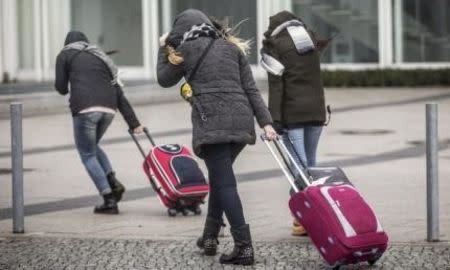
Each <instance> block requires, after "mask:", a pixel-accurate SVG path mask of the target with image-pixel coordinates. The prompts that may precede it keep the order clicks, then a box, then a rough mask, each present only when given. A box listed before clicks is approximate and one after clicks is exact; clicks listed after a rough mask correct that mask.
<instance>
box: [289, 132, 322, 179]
mask: <svg viewBox="0 0 450 270" xmlns="http://www.w3.org/2000/svg"><path fill="white" fill-rule="evenodd" d="M321 133H322V127H321V126H305V127H302V128H294V129H286V130H285V132H284V134H283V142H284V143H285V144H286V147H287V148H288V150H289V152H290V153H291V155H292V156H293V157H294V159H295V161H296V163H297V165H298V166H299V167H300V168H304V167H305V166H307V167H313V166H316V152H317V145H318V144H319V138H320V134H321ZM292 166H294V165H292ZM293 169H294V171H296V170H295V168H293Z"/></svg>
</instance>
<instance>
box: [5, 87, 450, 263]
mask: <svg viewBox="0 0 450 270" xmlns="http://www.w3.org/2000/svg"><path fill="white" fill-rule="evenodd" d="M139 87H144V88H145V86H139ZM136 91H138V90H136ZM152 91H153V89H152V90H150V89H149V90H148V91H146V90H143V91H138V92H139V94H138V95H137V96H134V97H132V96H133V94H132V93H131V92H130V93H128V92H127V95H129V96H130V100H132V99H133V98H136V99H139V97H141V96H146V95H149V96H151V95H157V94H156V92H152ZM155 91H166V90H155ZM164 93H168V95H172V97H171V98H170V99H169V98H168V99H167V100H166V101H164V102H162V101H161V103H162V104H158V102H151V105H145V104H141V105H140V106H138V107H136V111H137V114H138V116H139V117H140V120H141V122H142V123H144V124H145V125H147V126H149V127H150V129H151V130H152V131H153V132H154V133H155V134H156V136H155V137H156V138H155V139H156V140H157V141H158V142H161V143H170V142H178V143H183V144H188V145H190V138H191V134H190V119H189V110H190V109H189V107H188V106H187V105H186V104H185V103H183V102H181V101H178V96H177V95H178V92H177V90H176V89H173V90H172V91H170V90H169V91H167V92H164ZM0 99H1V97H0ZM429 101H437V102H438V103H439V104H440V111H439V113H440V115H439V117H440V127H439V128H440V129H439V131H440V139H441V141H442V145H441V151H440V180H441V181H440V194H441V200H440V213H441V223H440V225H441V239H442V240H443V243H440V244H439V245H438V248H437V249H436V250H434V249H433V248H431V249H430V250H428V249H427V248H426V247H425V246H428V245H425V246H424V239H425V237H426V220H425V218H426V213H425V157H424V146H423V140H424V134H425V130H424V127H425V123H424V120H425V117H424V115H425V114H424V103H425V102H429ZM327 102H328V103H329V104H331V105H332V106H333V108H334V111H335V113H333V115H332V123H331V125H329V126H328V127H326V128H325V129H324V132H323V135H322V138H321V142H320V145H319V153H318V160H319V163H321V164H324V165H332V164H338V165H342V166H343V167H344V170H345V171H346V172H347V174H348V175H349V177H350V179H352V181H353V183H354V184H355V185H356V186H357V187H358V188H359V190H360V191H361V192H362V194H363V195H364V196H365V198H366V199H367V200H368V201H369V202H370V203H371V205H372V206H373V208H374V209H375V211H376V212H377V214H378V215H379V217H380V220H381V222H382V224H383V225H384V227H385V229H386V230H387V231H388V233H389V236H390V239H391V241H392V242H393V243H397V244H395V245H394V246H393V247H392V248H391V251H392V253H391V255H389V253H388V255H387V256H386V263H387V264H385V263H384V262H383V264H382V265H383V267H385V269H392V268H393V267H392V268H390V266H394V265H396V264H395V261H396V260H397V263H398V264H397V266H398V267H400V268H399V269H411V268H410V267H409V266H412V265H416V264H417V267H419V266H423V267H425V268H426V267H427V266H426V265H428V266H430V267H431V266H432V265H433V263H434V262H437V261H440V260H441V261H442V262H441V265H442V267H443V268H442V269H446V267H447V268H450V260H449V259H448V258H446V257H445V256H442V254H448V246H449V244H448V241H450V196H447V194H449V192H450V182H449V181H446V179H447V178H449V177H450V166H449V165H450V149H449V147H450V145H449V143H450V141H449V138H450V135H448V134H450V126H449V125H448V124H447V123H449V120H450V119H449V118H450V106H449V105H450V89H445V88H431V89H413V90H407V89H339V90H335V89H329V90H328V91H327ZM117 118H118V119H116V121H114V123H113V125H112V126H111V127H110V130H109V131H108V132H107V134H106V136H105V139H104V143H103V145H104V149H105V151H106V152H107V153H108V154H109V156H110V158H111V160H112V163H113V165H114V167H115V169H116V171H117V174H118V176H119V178H120V179H122V180H123V182H125V184H126V185H127V188H128V192H127V194H126V197H125V201H124V202H123V203H121V204H120V210H121V214H120V215H118V216H114V217H109V216H98V215H93V214H92V205H93V204H94V203H95V202H99V201H100V199H99V198H98V196H97V195H96V192H95V187H94V185H93V184H92V183H91V181H90V180H89V178H88V176H87V174H86V172H85V171H84V168H83V167H82V165H81V162H80V161H79V158H78V156H77V153H76V151H75V149H74V148H73V137H72V136H73V135H72V126H71V125H72V123H71V117H70V115H69V114H67V113H61V112H60V111H54V112H52V113H51V114H50V115H48V114H42V115H37V116H34V117H29V118H26V119H24V132H25V134H24V147H25V153H26V154H25V160H24V166H25V168H26V169H29V170H30V171H29V172H26V173H25V203H26V205H27V213H28V214H29V215H28V216H27V217H26V218H25V226H26V227H25V229H26V232H27V234H26V235H27V237H25V238H15V237H13V238H11V237H12V236H11V234H10V231H11V219H10V209H9V208H10V206H11V205H10V202H11V184H10V181H11V180H10V175H9V174H8V173H7V170H4V171H3V172H4V173H2V174H0V237H3V238H4V240H3V241H2V242H0V246H1V245H2V244H3V245H6V246H8V247H11V248H13V251H11V250H9V251H8V252H9V253H7V254H11V252H14V250H15V251H19V250H22V247H24V246H27V245H28V244H27V243H30V245H31V246H33V245H34V244H33V243H36V242H39V243H40V242H43V243H47V244H48V245H49V246H52V245H58V244H61V243H62V242H64V243H66V242H67V243H73V245H74V247H77V246H78V245H80V247H83V246H85V245H87V246H90V245H92V246H93V247H96V246H97V245H101V243H106V244H105V245H116V244H117V245H125V246H126V245H128V243H130V245H131V246H133V245H136V246H139V247H144V246H146V245H147V244H146V243H153V242H152V241H156V242H155V243H158V244H157V245H158V246H159V245H161V246H167V247H168V248H169V249H170V247H171V245H172V244H171V243H175V244H173V245H175V246H179V247H180V249H179V250H181V251H183V252H184V251H187V250H190V251H189V252H191V253H189V254H196V253H195V252H197V251H196V250H192V247H191V246H189V245H190V244H191V243H192V241H193V239H195V237H196V236H198V234H199V233H200V230H201V225H202V223H203V219H204V215H202V217H195V216H189V217H182V216H179V217H176V218H169V217H167V215H166V212H165V210H164V208H163V207H162V206H161V205H160V204H159V202H158V200H157V198H156V197H155V196H154V193H153V192H152V191H151V188H150V186H149V184H148V182H147V179H146V177H145V175H144V173H143V172H142V170H141V157H140V155H139V153H138V151H137V149H136V148H135V146H134V145H133V142H132V141H131V140H130V139H129V138H128V135H127V133H126V125H125V124H124V122H123V121H122V120H121V119H120V118H121V117H120V116H119V115H118V116H117ZM143 142H144V141H143ZM9 148H10V142H9V121H8V120H7V119H3V120H0V169H8V168H10V157H9ZM201 165H202V166H203V163H201ZM203 168H204V167H203ZM235 171H236V173H237V175H238V178H239V192H240V194H241V196H242V199H243V204H244V207H245V214H246V217H247V220H248V222H249V223H250V224H251V226H252V232H253V236H254V239H255V240H256V241H257V242H258V247H261V249H260V251H258V252H260V253H258V256H260V257H259V258H266V257H267V260H269V261H270V260H272V261H270V262H269V261H264V263H262V262H261V260H260V262H261V263H260V264H259V266H258V267H262V266H264V267H266V268H267V269H275V268H280V269H283V267H285V268H286V269H294V268H295V269H297V268H298V267H301V266H300V265H301V263H302V262H305V261H308V258H309V261H311V262H312V263H314V264H311V265H314V267H316V266H317V267H321V265H322V264H321V261H320V260H319V259H318V258H316V257H314V256H316V255H314V256H312V257H309V253H307V252H306V251H307V250H309V249H311V247H310V246H309V244H308V243H307V240H304V239H300V240H299V239H298V238H295V237H292V236H290V235H289V232H290V222H291V218H290V214H289V211H288V208H287V201H288V196H287V192H288V184H287V183H286V181H284V179H283V178H282V176H281V173H280V171H279V170H278V169H277V167H276V164H275V162H274V161H273V160H272V158H271V156H270V154H269V153H268V152H267V150H266V149H265V148H264V145H263V144H261V143H260V142H258V143H257V145H256V146H252V147H247V148H246V149H245V150H244V152H243V153H242V155H241V156H240V157H239V158H238V160H237V162H236V166H235ZM205 207H206V206H205ZM48 237H50V238H48ZM72 238H75V239H74V240H73V239H72ZM86 238H88V239H86ZM92 238H93V239H92ZM90 239H92V240H90ZM104 239H109V240H104ZM133 239H134V240H133ZM141 239H147V240H141ZM169 240H170V241H169ZM5 241H6V242H5ZM8 241H9V242H8ZM10 241H12V242H14V241H16V242H14V243H16V244H17V245H16V244H11V243H12V242H10ZM105 241H106V242H105ZM158 241H161V242H158ZM172 241H180V242H172ZM227 241H228V238H227V240H225V242H227ZM5 243H9V244H5ZM86 243H88V244H86ZM90 243H92V244H90ZM124 243H125V244H124ZM71 245H72V244H71ZM152 245H153V244H152ZM154 245H156V244H154ZM63 246H64V245H63ZM281 246H283V247H284V246H285V247H286V248H289V250H290V251H292V252H294V251H296V250H298V252H299V253H300V254H303V253H302V252H303V251H305V252H306V253H304V254H303V255H299V256H296V254H294V253H286V254H285V255H280V254H279V253H277V252H278V250H279V249H280V248H281ZM33 247H36V246H33ZM93 247H91V248H93ZM415 247H417V251H414V250H415ZM431 247H435V246H434V245H432V246H431ZM91 248H87V247H86V249H87V250H91ZM441 248H442V249H441ZM143 249H144V250H147V251H149V252H150V251H155V250H154V249H153V248H149V247H147V249H145V248H143ZM272 249H273V250H274V253H270V252H269V254H268V255H267V256H265V255H264V254H265V253H264V252H266V251H267V250H272ZM2 250H3V248H2ZM5 250H7V249H5ZM139 250H140V249H139ZM397 250H410V251H411V252H410V253H411V254H413V253H414V254H418V255H417V258H419V259H418V260H420V258H422V261H421V262H420V263H419V262H415V263H412V264H411V263H410V264H404V263H405V261H407V260H406V259H405V261H402V258H403V257H405V254H404V253H402V252H401V251H397ZM427 250H428V251H427ZM123 251H124V252H130V251H129V249H128V248H125V249H124V250H123ZM181 251H180V252H181ZM27 252H28V251H24V254H28V253H27ZM61 252H62V253H64V254H66V253H65V252H67V251H65V249H62V250H61ZM139 252H143V251H138V254H142V253H139ZM192 252H193V253H192ZM311 252H313V251H311ZM445 252H447V253H445ZM313 253H314V252H313ZM127 254H128V253H127ZM394 254H397V255H394ZM40 256H41V257H42V256H44V257H45V256H46V255H45V254H44V253H42V254H41V253H40V255H36V258H41V257H40ZM67 256H69V255H67ZM73 256H75V255H73ZM80 256H81V255H80ZM124 256H125V255H124ZM126 256H128V255H126ZM143 256H144V255H143ZM280 256H281V257H280ZM411 256H412V257H408V256H406V257H407V258H413V257H414V258H416V257H415V256H416V255H411ZM69 257H70V256H69ZM69 257H67V258H68V259H67V260H68V261H72V260H73V259H74V258H76V256H75V257H70V258H69ZM138 257H139V256H138ZM144 257H145V256H144ZM187 257H188V256H187V255H186V257H183V258H184V259H180V260H181V261H182V262H183V263H185V264H186V265H189V260H190V259H187ZM296 257H298V258H297V259H296ZM2 258H3V259H4V256H2ZM83 258H84V257H83ZM192 258H193V259H192V260H193V263H194V264H195V263H197V262H198V261H196V260H203V259H199V258H197V256H196V255H195V256H192ZM18 260H19V261H20V259H17V258H16V261H18ZM44 261H45V259H42V263H43V264H42V265H45V263H44ZM283 261H287V263H286V264H285V265H284V266H283V267H281V265H283ZM412 261H414V260H412ZM50 262H51V260H50ZM202 262H203V263H206V264H205V268H208V267H212V266H213V265H214V267H215V265H216V264H214V262H211V261H208V262H204V261H202ZM2 263H4V260H2V259H0V266H1V265H2ZM97 263H98V262H95V263H94V264H93V265H94V266H95V265H96V266H98V264H97ZM279 263H281V264H280V265H279ZM14 265H17V264H14ZM19 265H20V264H19ZM23 265H27V263H26V262H23ZM39 265H40V264H39ZM138 265H140V266H142V268H143V269H145V268H152V267H153V268H159V267H160V266H161V265H163V264H161V265H159V264H151V263H149V264H138ZM306 265H308V264H306ZM166 266H167V265H166ZM167 267H168V266H167ZM202 267H203V266H202ZM402 267H403V268H402ZM93 268H96V267H93ZM105 268H107V267H106V266H105ZM125 268H126V267H125ZM129 268H132V267H129ZM136 268H141V267H137V266H136ZM162 268H164V267H162ZM192 268H195V267H192ZM199 268H200V267H199ZM305 269H311V268H305ZM417 269H419V268H417ZM420 269H422V268H420ZM429 269H433V268H429Z"/></svg>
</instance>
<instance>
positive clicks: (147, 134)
mask: <svg viewBox="0 0 450 270" xmlns="http://www.w3.org/2000/svg"><path fill="white" fill-rule="evenodd" d="M128 133H130V135H131V138H132V139H133V141H134V143H135V144H136V146H137V147H138V149H139V152H141V154H142V157H143V158H144V159H146V158H147V155H146V154H145V151H144V149H143V148H142V145H141V144H140V143H139V140H138V139H137V136H136V134H135V133H134V132H133V130H132V129H129V130H128ZM144 134H145V136H146V137H147V139H148V140H149V141H150V143H151V144H152V147H155V146H156V144H155V141H154V140H153V137H152V135H150V132H149V131H148V128H146V127H144Z"/></svg>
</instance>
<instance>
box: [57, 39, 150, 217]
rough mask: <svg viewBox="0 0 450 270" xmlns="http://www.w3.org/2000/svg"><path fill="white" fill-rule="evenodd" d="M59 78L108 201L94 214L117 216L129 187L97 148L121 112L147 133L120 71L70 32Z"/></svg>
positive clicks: (79, 141) (82, 149)
mask: <svg viewBox="0 0 450 270" xmlns="http://www.w3.org/2000/svg"><path fill="white" fill-rule="evenodd" d="M55 72H56V74H55V88H56V90H57V91H58V92H59V93H60V94H61V95H66V94H68V93H70V99H69V102H70V109H71V112H72V116H73V127H74V135H75V144H76V147H77V150H78V152H79V154H80V158H81V160H82V162H83V164H84V166H85V168H86V170H87V172H88V174H89V176H90V177H91V179H92V181H93V182H94V184H95V186H96V187H97V189H98V192H99V193H100V195H101V196H103V199H104V203H103V204H102V205H99V206H96V207H95V208H94V213H97V214H118V213H119V209H118V207H117V202H118V201H120V200H121V198H122V194H123V193H124V192H125V187H124V186H123V185H122V184H121V183H120V182H119V181H118V180H117V178H116V176H115V172H114V171H113V169H112V166H111V163H110V161H109V159H108V157H107V155H106V154H105V152H104V151H103V150H102V149H101V148H100V146H99V142H100V139H101V138H102V136H103V135H104V134H105V132H106V130H107V128H108V127H109V125H110V124H111V122H112V120H113V118H114V115H115V113H116V110H117V109H119V111H120V112H121V114H122V115H123V117H124V118H125V120H126V122H127V123H128V126H129V128H130V129H131V130H133V131H134V132H135V133H139V132H142V129H143V128H142V126H141V125H140V123H139V121H138V119H137V117H136V115H135V113H134V111H133V109H132V108H131V105H130V103H129V102H128V100H127V99H126V98H125V96H124V93H123V91H122V88H121V85H120V80H119V78H118V72H117V67H116V66H115V65H114V63H113V61H112V60H111V59H110V58H109V57H108V56H107V55H106V54H105V53H104V52H103V51H102V50H101V49H100V48H98V47H97V46H94V45H91V44H89V41H88V39H87V37H86V36H85V35H84V34H83V33H82V32H79V31H71V32H69V33H68V34H67V36H66V40H65V42H64V48H63V50H62V51H61V52H60V53H59V54H58V56H57V58H56V67H55ZM69 84H70V89H69Z"/></svg>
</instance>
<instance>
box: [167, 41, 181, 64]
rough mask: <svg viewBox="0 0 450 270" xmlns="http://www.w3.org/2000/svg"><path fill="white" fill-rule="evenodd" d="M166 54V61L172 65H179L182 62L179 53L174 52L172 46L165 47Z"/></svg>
mask: <svg viewBox="0 0 450 270" xmlns="http://www.w3.org/2000/svg"><path fill="white" fill-rule="evenodd" d="M166 54H167V60H169V62H170V63H171V64H172V65H179V64H181V63H183V61H184V59H183V56H181V53H180V52H178V51H177V50H175V49H174V47H172V46H169V45H166Z"/></svg>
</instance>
